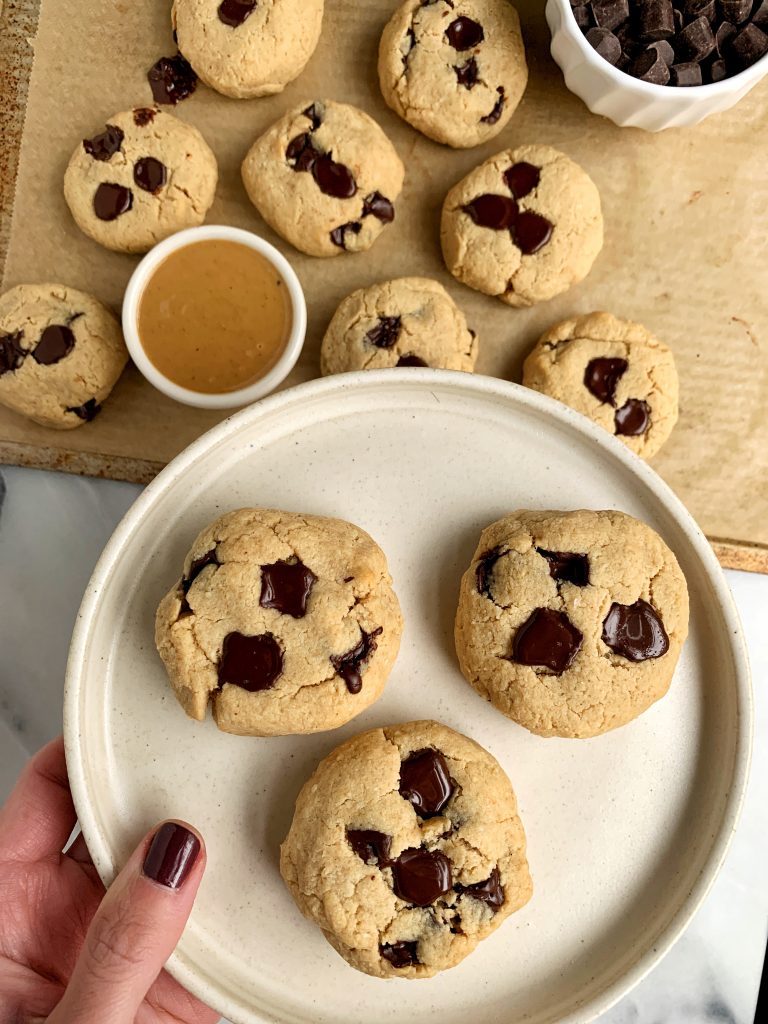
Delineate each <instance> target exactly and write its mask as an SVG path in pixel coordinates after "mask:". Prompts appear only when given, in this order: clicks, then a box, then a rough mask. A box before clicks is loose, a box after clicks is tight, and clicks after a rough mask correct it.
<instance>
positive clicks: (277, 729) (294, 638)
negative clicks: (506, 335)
mask: <svg viewBox="0 0 768 1024" xmlns="http://www.w3.org/2000/svg"><path fill="white" fill-rule="evenodd" d="M391 584H392V581H391V579H390V576H389V573H388V571H387V562H386V559H385V557H384V553H383V551H382V550H381V548H380V547H379V546H378V544H376V543H375V542H374V541H373V540H372V539H371V537H369V536H368V534H367V533H365V532H364V531H363V530H361V529H360V528H359V527H357V526H353V525H352V523H347V522H344V521H343V520H341V519H326V518H323V517H321V516H310V515H299V514H295V513H290V512H279V511H275V510H273V509H241V510H239V511H237V512H230V513H228V514H227V515H224V516H222V517H221V518H220V519H217V520H216V521H215V522H213V523H211V525H210V526H208V527H206V529H205V530H203V531H202V533H201V534H200V535H199V536H198V537H197V539H196V540H195V541H194V543H193V544H192V548H191V550H190V552H189V554H188V555H187V558H186V560H185V562H184V571H183V574H182V577H181V579H180V580H179V581H178V583H176V584H175V586H174V587H173V588H172V589H171V590H170V591H169V593H168V594H166V596H165V597H164V598H163V600H162V601H161V602H160V606H159V608H158V609H157V617H156V621H155V642H156V644H157V649H158V651H159V653H160V657H161V658H162V659H163V662H164V664H165V668H166V671H167V672H168V677H169V679H170V682H171V685H172V687H173V689H174V691H175V693H176V697H177V698H178V700H179V703H180V704H181V705H182V707H183V708H184V710H185V711H186V713H187V714H188V715H189V716H190V717H191V718H196V719H199V720H202V719H203V718H205V712H206V708H207V706H208V704H209V703H210V704H211V705H212V708H213V717H214V719H215V721H216V724H217V725H218V727H219V728H220V729H222V730H223V731H224V732H232V733H237V734H239V735H244V736H284V735H288V734H291V733H310V732H318V731H321V730H323V729H335V728H336V727H337V726H340V725H343V724H344V723H345V722H348V721H349V720H350V719H351V718H354V717H355V715H359V714H360V712H361V711H364V710H365V708H367V707H368V706H369V705H370V704H372V703H373V702H374V701H375V700H377V699H378V698H379V696H380V695H381V692H382V690H383V689H384V684H385V683H386V681H387V676H388V675H389V672H390V669H391V668H392V665H393V664H394V661H395V658H396V657H397V652H398V649H399V646H400V635H401V633H402V617H401V615H400V607H399V605H398V602H397V598H396V596H395V593H394V591H393V590H392V585H391Z"/></svg>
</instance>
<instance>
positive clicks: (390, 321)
mask: <svg viewBox="0 0 768 1024" xmlns="http://www.w3.org/2000/svg"><path fill="white" fill-rule="evenodd" d="M401 326H402V320H401V319H400V317H399V316H380V317H379V322H378V323H377V324H376V326H375V327H372V328H371V329H370V331H368V333H367V334H366V335H365V340H366V341H367V342H368V343H369V344H371V345H375V346H376V348H392V346H393V345H394V344H395V343H396V342H397V339H398V338H399V337H400V328H401Z"/></svg>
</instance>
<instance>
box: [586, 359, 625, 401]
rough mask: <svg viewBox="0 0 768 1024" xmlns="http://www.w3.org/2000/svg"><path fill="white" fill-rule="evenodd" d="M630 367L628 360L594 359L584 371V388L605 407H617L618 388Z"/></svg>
mask: <svg viewBox="0 0 768 1024" xmlns="http://www.w3.org/2000/svg"><path fill="white" fill-rule="evenodd" d="M628 366H629V363H628V362H627V360H626V359H592V360H591V361H590V362H589V363H587V368H586V370H585V371H584V387H585V388H586V389H587V391H589V392H591V394H593V395H594V396H595V398H596V399H597V400H598V401H600V402H602V403H603V404H604V405H615V404H616V387H617V385H618V383H619V381H620V380H621V378H622V377H623V376H624V374H625V373H626V372H627V367H628Z"/></svg>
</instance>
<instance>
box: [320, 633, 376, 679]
mask: <svg viewBox="0 0 768 1024" xmlns="http://www.w3.org/2000/svg"><path fill="white" fill-rule="evenodd" d="M383 632H384V630H383V628H382V627H381V626H379V628H378V629H374V631H373V632H372V633H366V632H365V630H364V629H362V628H361V629H360V633H361V636H360V640H359V642H358V643H357V644H356V645H355V646H354V647H353V648H352V650H351V651H347V653H346V654H332V655H331V664H332V665H333V667H334V668H335V669H336V671H337V673H338V674H339V675H340V676H341V678H342V679H343V680H344V682H345V683H346V684H347V689H348V690H349V692H350V693H360V691H361V690H362V688H363V677H362V675H361V669H362V668H363V666H364V665H365V664H366V663H367V661H368V659H369V658H370V656H371V655H372V654H373V652H374V651H375V650H376V646H377V644H376V637H377V636H380V635H381V634H382V633H383Z"/></svg>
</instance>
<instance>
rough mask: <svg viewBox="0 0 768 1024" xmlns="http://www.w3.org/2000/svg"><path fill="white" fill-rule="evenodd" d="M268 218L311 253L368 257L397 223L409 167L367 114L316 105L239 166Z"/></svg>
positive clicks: (279, 125) (278, 126) (304, 107)
mask: <svg viewBox="0 0 768 1024" xmlns="http://www.w3.org/2000/svg"><path fill="white" fill-rule="evenodd" d="M242 175H243V182H244V184H245V189H246V191H247V193H248V196H249V198H250V200H251V202H252V203H253V205H254V206H255V207H256V208H257V210H258V211H259V213H260V214H261V215H262V217H263V218H264V220H265V221H266V222H267V223H268V224H269V225H270V227H272V228H274V230H275V231H277V233H278V234H279V235H281V236H282V237H283V238H285V239H286V241H288V242H290V243H291V245H294V246H295V247H296V248H297V249H300V250H301V251H302V252H305V253H307V254H308V255H310V256H339V255H341V254H342V253H344V252H364V251H365V250H366V249H369V248H370V247H371V246H372V245H373V243H374V242H375V241H376V239H377V238H378V237H379V235H380V234H381V232H382V231H383V230H384V228H385V227H386V226H387V225H389V224H391V223H392V222H393V221H394V219H395V207H394V203H395V200H396V199H397V197H398V196H399V195H400V191H401V189H402V187H403V178H404V176H405V169H404V167H403V164H402V161H401V160H400V157H399V156H398V155H397V153H396V152H395V148H394V146H393V145H392V143H391V142H390V141H389V139H388V138H387V136H386V135H385V134H384V132H383V131H382V130H381V128H380V127H379V126H378V125H377V124H376V122H375V121H374V120H373V119H372V118H370V117H369V116H368V115H367V114H365V113H363V111H362V110H358V109H357V108H356V107H351V106H349V105H348V104H346V103H334V102H332V101H330V100H315V101H314V102H313V101H308V102H306V103H302V104H301V105H300V106H298V107H294V109H293V110H290V111H289V112H288V113H287V114H285V115H284V116H283V117H281V118H280V120H279V121H277V122H276V123H275V124H273V125H272V127H271V128H268V129H267V131H266V132H265V133H264V134H263V135H262V136H261V137H260V138H258V139H257V140H256V142H255V143H254V144H253V146H252V147H251V149H250V150H249V152H248V154H247V156H246V158H245V160H244V161H243V166H242Z"/></svg>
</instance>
